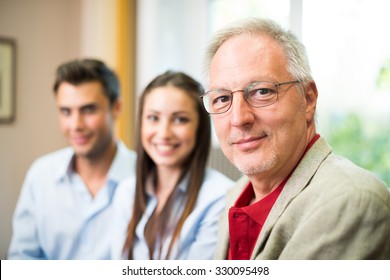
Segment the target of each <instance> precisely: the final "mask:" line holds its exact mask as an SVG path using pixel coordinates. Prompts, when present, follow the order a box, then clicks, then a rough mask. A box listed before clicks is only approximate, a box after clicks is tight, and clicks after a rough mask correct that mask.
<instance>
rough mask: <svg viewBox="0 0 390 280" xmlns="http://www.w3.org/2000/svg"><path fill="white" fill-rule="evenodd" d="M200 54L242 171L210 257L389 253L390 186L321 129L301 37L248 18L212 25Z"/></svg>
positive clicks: (215, 114) (213, 103)
mask: <svg viewBox="0 0 390 280" xmlns="http://www.w3.org/2000/svg"><path fill="white" fill-rule="evenodd" d="M243 50H245V51H243ZM206 64H207V65H206V66H207V68H208V71H209V72H208V74H209V75H208V78H209V90H208V92H206V93H205V94H204V96H203V102H204V105H205V108H206V110H207V111H208V112H209V113H210V114H211V116H212V121H213V124H214V126H215V131H216V134H217V136H218V138H219V141H220V144H221V148H222V151H223V152H224V154H225V156H226V157H227V158H228V159H229V160H230V161H231V162H232V163H233V164H234V165H235V166H236V167H237V168H238V169H239V170H240V171H241V172H242V173H244V174H245V175H246V176H245V177H244V178H242V179H241V180H240V181H238V182H237V187H236V188H235V189H234V191H233V192H231V193H230V197H229V201H228V202H227V206H228V208H227V209H226V212H225V215H224V216H223V219H222V220H221V224H220V232H219V238H218V241H219V244H218V245H217V254H216V256H215V257H216V258H217V259H390V238H389V232H390V194H389V191H388V190H387V188H386V186H385V184H384V183H383V182H381V181H380V180H378V179H377V178H376V177H375V176H374V175H373V174H371V173H369V172H368V171H366V170H364V169H362V168H360V167H358V166H356V165H354V164H353V163H352V162H350V161H349V160H347V159H345V158H342V157H339V156H336V155H334V154H333V152H332V150H331V148H330V147H329V145H328V144H327V143H326V141H325V139H324V138H322V137H320V135H319V134H317V132H316V126H315V121H314V115H315V111H316V104H317V96H318V93H317V88H316V84H315V82H314V80H313V79H312V77H311V73H310V67H309V64H308V58H307V55H306V52H305V49H304V46H303V45H302V44H301V43H300V42H299V41H298V39H297V38H296V37H295V36H294V35H293V34H292V33H290V32H286V31H284V30H283V29H282V28H281V27H280V26H279V25H277V24H275V23H274V22H272V21H269V20H262V19H249V20H244V21H241V22H239V23H237V24H234V25H232V26H229V27H227V28H225V29H222V30H221V31H220V32H218V33H217V34H215V36H214V37H213V39H212V41H211V43H210V45H209V47H208V53H207V60H206Z"/></svg>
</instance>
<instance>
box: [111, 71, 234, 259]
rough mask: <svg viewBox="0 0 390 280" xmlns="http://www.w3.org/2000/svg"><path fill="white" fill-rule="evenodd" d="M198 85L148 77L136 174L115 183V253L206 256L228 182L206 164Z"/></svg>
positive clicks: (176, 75)
mask: <svg viewBox="0 0 390 280" xmlns="http://www.w3.org/2000/svg"><path fill="white" fill-rule="evenodd" d="M202 93H203V87H202V86H201V85H200V83H198V82H197V81H195V80H194V79H193V78H191V77H190V76H188V75H186V74H184V73H182V72H172V71H168V72H165V73H163V74H161V75H158V76H157V77H156V78H155V79H153V80H152V81H151V82H150V83H149V85H148V86H147V87H146V88H145V90H144V91H143V93H142V95H141V97H140V99H139V106H138V108H139V112H138V124H137V126H138V131H140V133H138V134H137V136H136V137H137V176H136V177H135V178H130V179H129V180H128V181H127V182H124V183H123V184H122V185H121V186H119V187H118V195H117V196H116V198H117V201H115V203H114V204H115V205H116V213H115V221H114V226H113V227H112V228H114V229H115V233H113V235H114V238H113V240H117V242H116V244H114V246H113V258H120V257H122V258H126V259H127V258H128V259H211V258H212V257H213V254H214V251H215V245H216V241H217V235H216V233H217V221H218V219H219V215H220V213H221V212H222V210H223V208H224V205H225V200H224V197H225V194H226V191H227V190H228V189H229V188H230V187H231V185H232V181H231V180H230V179H228V178H227V177H226V176H225V175H223V174H222V173H219V172H217V171H216V170H213V169H211V168H207V167H206V164H207V160H208V156H209V149H210V133H211V132H210V119H209V115H208V113H207V112H206V111H205V109H204V108H203V105H202V103H201V100H200V98H199V97H200V95H201V94H202Z"/></svg>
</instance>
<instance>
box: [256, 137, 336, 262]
mask: <svg viewBox="0 0 390 280" xmlns="http://www.w3.org/2000/svg"><path fill="white" fill-rule="evenodd" d="M331 152H332V149H331V148H330V146H329V145H328V144H327V143H326V141H325V139H324V138H322V137H321V138H319V139H318V140H317V142H316V143H314V145H313V146H312V147H311V148H310V150H309V151H307V153H306V154H305V156H304V157H303V159H302V160H301V161H300V162H299V163H298V165H297V167H296V168H295V170H294V171H293V173H292V174H291V176H290V178H289V180H288V181H287V183H286V185H285V186H284V188H283V190H282V192H281V194H280V195H279V197H278V199H277V200H276V202H275V204H274V206H273V207H272V209H271V212H270V213H269V215H268V217H267V220H266V222H265V224H264V226H263V228H262V230H261V232H260V235H259V238H258V239H257V242H256V245H255V248H254V249H253V252H252V255H251V259H252V260H253V259H255V258H256V257H257V256H258V255H259V254H260V252H261V250H262V247H263V245H264V242H265V241H266V240H267V238H268V236H269V234H270V232H271V230H272V228H273V227H274V225H275V223H276V221H277V220H278V218H279V217H280V216H281V215H282V213H283V212H284V210H285V209H286V208H287V206H288V205H289V204H290V202H291V201H292V200H293V199H294V198H295V197H296V196H297V195H298V194H299V193H300V192H302V190H303V189H304V188H305V187H306V186H307V185H308V184H309V182H310V179H311V178H312V177H313V176H314V174H315V173H316V171H317V169H318V168H319V166H320V165H321V163H322V162H323V161H324V159H325V158H326V157H327V156H328V155H329V154H330V153H331Z"/></svg>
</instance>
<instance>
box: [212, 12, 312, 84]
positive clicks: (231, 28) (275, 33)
mask: <svg viewBox="0 0 390 280" xmlns="http://www.w3.org/2000/svg"><path fill="white" fill-rule="evenodd" d="M248 33H249V34H255V35H265V36H269V37H270V38H272V39H273V40H275V41H276V42H277V43H279V44H280V45H281V46H282V47H283V49H284V51H285V54H286V57H287V71H288V72H289V73H290V75H291V76H292V77H293V78H294V79H297V80H299V81H301V82H302V83H303V84H304V85H305V84H307V83H309V82H311V81H312V80H313V78H312V75H311V70H310V65H309V59H308V57H307V53H306V49H305V47H304V45H303V44H302V43H301V42H300V41H299V39H298V38H297V37H296V36H295V35H294V34H293V33H292V32H291V31H286V30H284V29H283V28H282V27H281V26H280V25H279V24H277V23H276V22H274V21H272V20H270V19H261V18H246V19H241V20H239V21H236V22H234V23H232V24H230V25H228V26H226V27H225V28H222V29H221V30H219V31H217V32H216V33H215V34H214V35H213V36H212V38H211V40H210V42H209V44H208V47H207V49H206V55H205V59H204V74H205V75H204V76H205V78H206V84H207V85H208V84H209V81H208V76H209V71H210V64H211V60H212V59H213V57H214V55H215V54H216V52H217V51H218V49H219V48H220V47H221V46H222V44H223V43H224V42H225V41H227V40H228V39H229V38H232V37H234V36H238V35H241V34H248Z"/></svg>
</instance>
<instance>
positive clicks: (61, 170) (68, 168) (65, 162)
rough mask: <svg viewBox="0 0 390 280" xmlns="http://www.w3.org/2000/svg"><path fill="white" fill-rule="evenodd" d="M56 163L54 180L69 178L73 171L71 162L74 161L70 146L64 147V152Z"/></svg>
mask: <svg viewBox="0 0 390 280" xmlns="http://www.w3.org/2000/svg"><path fill="white" fill-rule="evenodd" d="M60 159H61V160H59V161H58V162H56V163H55V164H57V169H56V171H55V174H54V176H55V179H56V181H63V180H65V179H66V178H68V179H69V178H70V176H71V175H72V173H73V172H74V169H73V162H74V151H73V149H72V148H71V147H68V148H65V150H64V154H63V155H62V157H61V158H60Z"/></svg>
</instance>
